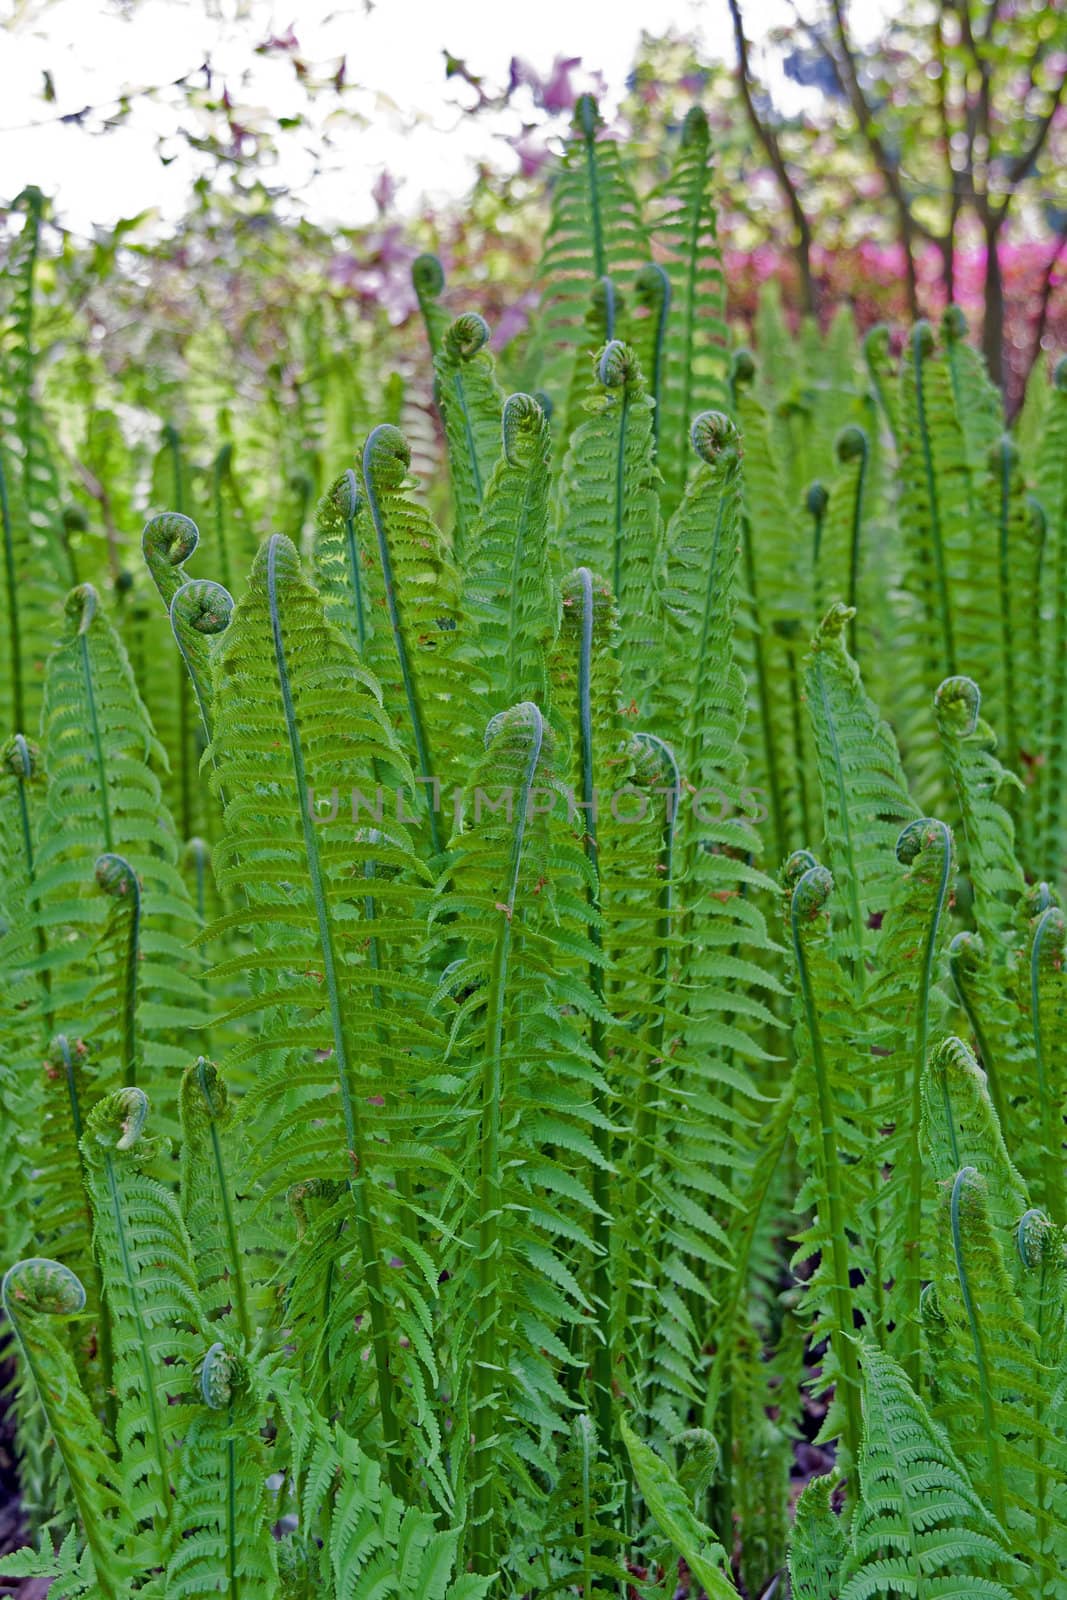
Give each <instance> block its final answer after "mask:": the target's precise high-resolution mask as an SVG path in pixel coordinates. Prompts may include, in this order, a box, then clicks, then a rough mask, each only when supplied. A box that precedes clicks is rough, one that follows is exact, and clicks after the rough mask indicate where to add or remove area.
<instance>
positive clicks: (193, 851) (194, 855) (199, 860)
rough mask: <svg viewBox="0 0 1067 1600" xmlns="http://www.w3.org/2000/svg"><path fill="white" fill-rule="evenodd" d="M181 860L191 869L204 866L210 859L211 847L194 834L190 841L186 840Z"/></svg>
mask: <svg viewBox="0 0 1067 1600" xmlns="http://www.w3.org/2000/svg"><path fill="white" fill-rule="evenodd" d="M182 859H183V860H184V861H185V862H186V863H187V864H188V865H189V866H191V867H202V866H206V865H207V863H208V861H209V860H210V859H211V846H210V845H209V844H208V842H207V840H206V839H201V838H200V837H199V835H198V834H194V835H193V837H192V838H191V839H187V840H186V843H185V849H184V851H183V852H182Z"/></svg>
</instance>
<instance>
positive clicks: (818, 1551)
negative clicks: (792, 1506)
mask: <svg viewBox="0 0 1067 1600" xmlns="http://www.w3.org/2000/svg"><path fill="white" fill-rule="evenodd" d="M860 1459H861V1462H862V1459H863V1458H862V1456H861V1458H860ZM833 1487H834V1480H833V1478H832V1477H826V1478H812V1479H811V1480H810V1482H809V1483H808V1484H806V1485H805V1488H804V1492H803V1493H802V1494H801V1496H800V1499H799V1500H798V1501H797V1509H796V1516H795V1520H794V1523H793V1536H792V1538H791V1539H790V1541H789V1581H790V1584H791V1586H792V1594H793V1600H837V1595H838V1592H839V1588H840V1580H841V1567H842V1565H843V1563H844V1559H845V1548H846V1543H847V1538H846V1525H845V1523H844V1520H843V1518H841V1517H839V1516H838V1515H837V1513H836V1512H835V1511H834V1509H833V1507H832V1506H831V1504H830V1496H831V1494H832V1492H833Z"/></svg>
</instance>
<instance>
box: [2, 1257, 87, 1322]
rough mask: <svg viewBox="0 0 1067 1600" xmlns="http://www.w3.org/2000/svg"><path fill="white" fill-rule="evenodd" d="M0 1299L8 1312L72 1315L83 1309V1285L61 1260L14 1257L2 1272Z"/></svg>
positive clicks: (59, 1315) (16, 1313)
mask: <svg viewBox="0 0 1067 1600" xmlns="http://www.w3.org/2000/svg"><path fill="white" fill-rule="evenodd" d="M0 1300H2V1301H3V1304H4V1309H5V1310H6V1311H7V1312H8V1314H9V1315H11V1314H12V1313H14V1315H16V1316H17V1315H18V1314H19V1312H26V1311H29V1312H44V1314H45V1315H46V1316H52V1317H76V1316H77V1315H78V1313H79V1311H83V1310H84V1309H85V1289H84V1286H83V1285H82V1281H81V1279H80V1278H79V1277H78V1276H77V1274H76V1273H74V1272H72V1271H71V1270H70V1268H69V1267H65V1266H64V1265H63V1263H62V1262H61V1261H50V1260H49V1259H48V1257H47V1256H30V1257H28V1258H27V1260H25V1261H16V1262H15V1265H14V1266H13V1267H9V1268H8V1270H7V1271H6V1272H5V1273H4V1281H3V1284H2V1285H0Z"/></svg>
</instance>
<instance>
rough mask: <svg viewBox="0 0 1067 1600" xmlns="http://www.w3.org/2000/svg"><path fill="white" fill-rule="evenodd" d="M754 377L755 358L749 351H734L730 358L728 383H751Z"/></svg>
mask: <svg viewBox="0 0 1067 1600" xmlns="http://www.w3.org/2000/svg"><path fill="white" fill-rule="evenodd" d="M755 376H756V358H755V356H754V355H753V354H752V351H751V350H745V349H741V350H735V351H734V353H733V355H732V356H731V358H730V382H731V383H733V384H738V383H742V384H744V383H751V382H752V380H753V379H754V378H755Z"/></svg>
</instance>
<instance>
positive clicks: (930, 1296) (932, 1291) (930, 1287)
mask: <svg viewBox="0 0 1067 1600" xmlns="http://www.w3.org/2000/svg"><path fill="white" fill-rule="evenodd" d="M944 1320H945V1314H944V1312H943V1311H942V1310H941V1302H940V1301H939V1300H938V1298H937V1286H936V1284H933V1283H925V1284H923V1287H922V1289H921V1291H920V1293H919V1321H920V1322H921V1323H923V1324H924V1326H926V1327H929V1326H930V1325H931V1323H938V1322H944Z"/></svg>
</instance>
